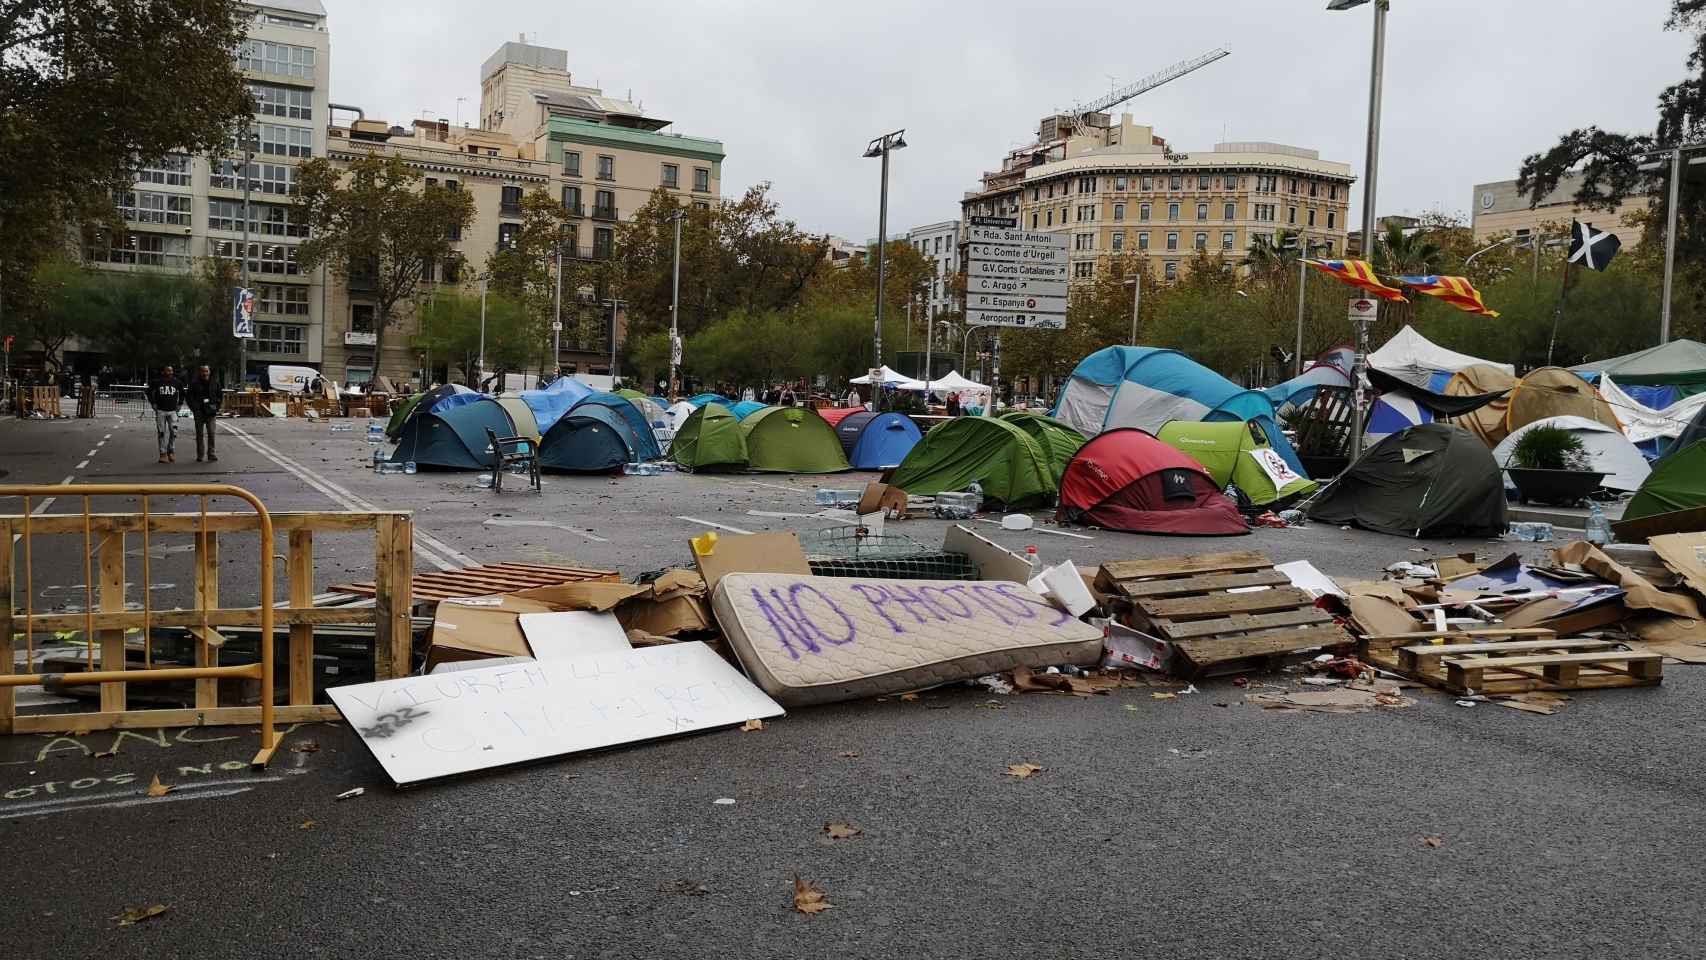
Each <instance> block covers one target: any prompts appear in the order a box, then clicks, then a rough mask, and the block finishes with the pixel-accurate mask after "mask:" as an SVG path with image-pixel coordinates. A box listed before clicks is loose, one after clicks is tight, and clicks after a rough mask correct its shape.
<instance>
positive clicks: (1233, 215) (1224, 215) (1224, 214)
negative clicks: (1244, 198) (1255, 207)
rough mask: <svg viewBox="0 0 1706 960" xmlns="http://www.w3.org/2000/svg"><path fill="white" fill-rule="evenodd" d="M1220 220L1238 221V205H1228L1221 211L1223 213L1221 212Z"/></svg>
mask: <svg viewBox="0 0 1706 960" xmlns="http://www.w3.org/2000/svg"><path fill="white" fill-rule="evenodd" d="M1220 219H1222V220H1236V219H1238V204H1236V203H1229V204H1227V205H1226V207H1225V209H1223V210H1221V212H1220Z"/></svg>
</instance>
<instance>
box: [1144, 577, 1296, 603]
mask: <svg viewBox="0 0 1706 960" xmlns="http://www.w3.org/2000/svg"><path fill="white" fill-rule="evenodd" d="M1290 583H1291V579H1290V578H1289V577H1287V576H1286V575H1285V574H1283V573H1280V572H1279V571H1278V570H1261V571H1258V572H1256V573H1225V574H1209V575H1205V576H1200V577H1189V578H1187V579H1184V580H1140V581H1136V582H1132V583H1125V584H1122V585H1121V587H1120V592H1121V593H1123V594H1124V595H1125V596H1127V597H1130V598H1131V599H1133V600H1148V599H1152V598H1154V599H1159V598H1161V597H1182V596H1185V595H1187V594H1192V593H1210V592H1213V591H1216V590H1229V589H1232V588H1234V587H1283V586H1288V585H1290Z"/></svg>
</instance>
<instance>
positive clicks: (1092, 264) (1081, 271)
mask: <svg viewBox="0 0 1706 960" xmlns="http://www.w3.org/2000/svg"><path fill="white" fill-rule="evenodd" d="M1072 275H1073V276H1074V277H1076V278H1077V279H1079V280H1088V279H1090V278H1091V277H1094V276H1095V275H1096V261H1094V260H1080V261H1078V262H1077V263H1075V264H1073V265H1072Z"/></svg>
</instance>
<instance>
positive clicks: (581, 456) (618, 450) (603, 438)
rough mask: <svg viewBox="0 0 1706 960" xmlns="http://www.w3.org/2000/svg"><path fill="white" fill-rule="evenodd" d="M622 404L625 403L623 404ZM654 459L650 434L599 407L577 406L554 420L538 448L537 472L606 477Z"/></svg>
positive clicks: (598, 404) (608, 410) (599, 405)
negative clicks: (632, 465)
mask: <svg viewBox="0 0 1706 960" xmlns="http://www.w3.org/2000/svg"><path fill="white" fill-rule="evenodd" d="M623 403H627V401H626V400H623ZM647 451H650V453H651V454H652V457H655V455H656V451H657V441H655V440H653V439H652V432H651V431H650V430H639V431H636V430H635V429H634V426H633V425H632V424H631V423H629V422H628V419H627V418H626V417H624V416H622V415H621V414H619V413H617V412H616V411H615V410H613V409H611V408H610V407H608V406H605V405H604V404H600V403H580V404H577V405H576V406H575V408H574V409H573V410H570V411H569V412H568V413H565V414H563V415H562V416H561V417H558V418H557V422H556V423H554V424H552V425H551V429H550V431H549V432H548V433H546V434H545V439H544V440H542V441H541V442H540V444H539V469H541V470H549V471H551V472H554V473H609V472H611V471H613V470H620V469H621V468H622V465H623V464H625V463H635V462H638V461H640V460H644V459H651V458H652V457H648V456H647V455H646V452H647Z"/></svg>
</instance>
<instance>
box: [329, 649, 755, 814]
mask: <svg viewBox="0 0 1706 960" xmlns="http://www.w3.org/2000/svg"><path fill="white" fill-rule="evenodd" d="M326 694H327V695H328V696H330V697H331V699H332V703H333V704H335V705H336V706H337V708H338V711H339V712H340V713H342V714H343V715H344V719H345V720H347V721H349V724H350V726H352V727H354V728H355V731H356V733H357V734H358V735H359V736H360V737H361V742H362V744H363V745H364V746H366V747H367V748H368V749H369V750H371V751H372V752H373V757H374V759H376V760H378V761H379V765H380V766H382V767H384V768H385V772H386V774H388V775H389V776H390V777H391V780H392V781H393V782H394V783H396V784H398V785H406V784H413V783H421V782H423V781H427V780H434V779H438V778H440V777H449V776H455V775H457V774H461V773H471V772H473V771H476V770H489V769H491V768H494V767H503V766H509V765H511V764H516V763H526V762H528V761H531V760H542V759H545V758H547V757H557V756H563V755H565V754H570V753H578V752H580V751H583V750H597V749H600V748H603V747H612V746H616V745H618V744H624V743H637V742H640V741H644V740H655V739H658V738H660V737H671V736H676V735H678V734H683V733H694V732H697V731H701V730H712V729H716V728H718V727H726V726H732V725H734V724H738V723H743V722H745V721H747V720H751V719H754V718H759V719H762V718H767V717H776V716H781V715H782V712H783V711H782V708H781V707H779V706H777V705H776V702H775V701H774V700H771V699H770V698H769V697H767V696H765V695H764V694H763V693H762V692H761V691H760V690H759V689H758V688H757V687H755V686H753V685H752V682H751V681H749V680H747V679H746V678H745V677H743V676H741V675H740V673H739V672H737V671H736V670H735V668H733V667H731V666H729V664H728V662H727V661H725V660H724V659H723V658H721V657H719V656H717V655H716V654H715V653H713V652H712V651H711V648H709V647H707V646H705V645H704V644H703V643H672V644H666V645H664V646H659V647H646V648H644V649H639V650H634V651H631V652H629V653H622V654H608V655H604V656H592V657H576V658H573V659H568V660H541V661H538V662H535V663H520V664H513V665H509V666H499V667H488V668H485V669H481V670H466V671H463V672H461V673H453V674H449V675H448V676H446V675H437V676H425V677H404V678H402V679H398V680H380V681H376V682H374V683H359V684H354V685H352V686H347V687H333V688H331V689H329V690H327V691H326Z"/></svg>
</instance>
